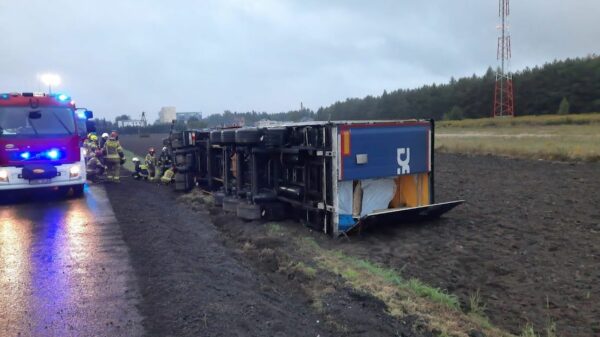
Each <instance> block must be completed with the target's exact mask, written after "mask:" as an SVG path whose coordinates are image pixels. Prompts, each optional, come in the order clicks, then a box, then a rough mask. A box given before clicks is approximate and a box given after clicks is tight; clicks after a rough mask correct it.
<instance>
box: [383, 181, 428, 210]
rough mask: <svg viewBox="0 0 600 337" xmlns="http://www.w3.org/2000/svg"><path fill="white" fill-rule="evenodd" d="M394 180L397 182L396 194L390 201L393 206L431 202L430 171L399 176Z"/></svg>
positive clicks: (421, 204)
mask: <svg viewBox="0 0 600 337" xmlns="http://www.w3.org/2000/svg"><path fill="white" fill-rule="evenodd" d="M394 182H395V183H396V194H395V195H394V198H393V199H392V201H391V202H390V207H391V208H400V207H417V206H424V205H429V204H430V200H431V199H430V195H429V174H428V173H420V174H411V175H403V176H398V177H396V178H395V179H394Z"/></svg>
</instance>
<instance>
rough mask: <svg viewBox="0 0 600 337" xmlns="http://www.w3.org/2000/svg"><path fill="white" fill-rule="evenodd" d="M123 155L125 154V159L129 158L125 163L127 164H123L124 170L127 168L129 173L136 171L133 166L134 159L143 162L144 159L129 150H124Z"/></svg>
mask: <svg viewBox="0 0 600 337" xmlns="http://www.w3.org/2000/svg"><path fill="white" fill-rule="evenodd" d="M123 154H125V158H127V160H126V161H125V164H123V168H125V169H126V170H127V171H130V172H133V171H135V166H134V165H133V161H132V160H131V159H133V157H138V158H140V160H141V159H142V157H140V156H139V155H137V154H135V153H133V152H131V151H129V150H127V149H123Z"/></svg>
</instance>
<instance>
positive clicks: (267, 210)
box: [260, 202, 288, 221]
mask: <svg viewBox="0 0 600 337" xmlns="http://www.w3.org/2000/svg"><path fill="white" fill-rule="evenodd" d="M260 216H261V218H262V219H263V220H266V221H281V220H284V219H286V218H287V217H288V213H287V205H286V204H284V203H281V202H269V203H265V204H262V205H261V211H260Z"/></svg>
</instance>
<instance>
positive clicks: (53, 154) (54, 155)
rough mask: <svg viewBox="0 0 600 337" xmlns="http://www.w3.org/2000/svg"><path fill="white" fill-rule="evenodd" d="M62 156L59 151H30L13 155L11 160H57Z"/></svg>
mask: <svg viewBox="0 0 600 337" xmlns="http://www.w3.org/2000/svg"><path fill="white" fill-rule="evenodd" d="M63 156H64V154H63V152H61V151H60V150H59V149H50V150H46V151H41V152H37V153H35V152H34V153H32V152H30V151H25V152H21V153H14V154H12V155H11V158H12V160H48V159H49V160H58V159H60V158H61V157H63Z"/></svg>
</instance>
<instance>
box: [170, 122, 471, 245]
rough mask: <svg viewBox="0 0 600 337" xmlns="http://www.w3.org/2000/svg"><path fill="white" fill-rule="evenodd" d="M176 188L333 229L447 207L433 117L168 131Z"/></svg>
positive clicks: (243, 212) (265, 215)
mask: <svg viewBox="0 0 600 337" xmlns="http://www.w3.org/2000/svg"><path fill="white" fill-rule="evenodd" d="M165 142H166V143H167V144H168V145H169V146H170V151H171V153H172V155H173V158H174V159H175V164H176V166H177V174H176V176H175V188H176V189H178V190H189V189H191V188H193V187H194V186H199V187H200V188H203V189H205V190H207V191H211V192H212V193H213V196H214V199H215V202H216V203H217V204H218V205H222V207H223V209H224V210H225V211H229V212H234V213H236V214H237V216H239V217H240V218H243V219H247V220H257V219H266V220H281V219H284V218H293V219H297V220H299V221H301V222H303V223H304V224H305V225H307V226H310V227H312V228H315V229H318V230H321V231H323V232H325V233H328V234H332V235H339V234H342V233H348V232H351V231H355V230H360V229H362V228H365V227H367V226H371V225H373V224H381V223H391V224H395V223H400V222H408V221H418V220H424V219H430V218H434V217H439V216H440V215H441V214H443V213H445V212H447V211H449V210H451V209H452V208H454V207H455V206H457V205H459V204H460V203H462V202H463V201H462V200H458V201H452V202H444V203H435V200H434V167H435V165H434V164H435V162H434V153H433V146H434V121H433V120H408V121H376V122H365V121H337V122H306V123H282V124H276V125H268V126H262V127H261V126H259V127H242V128H224V129H219V130H210V131H206V130H202V131H184V132H182V133H177V134H175V135H172V136H171V137H170V138H169V139H168V140H166V141H165Z"/></svg>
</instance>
